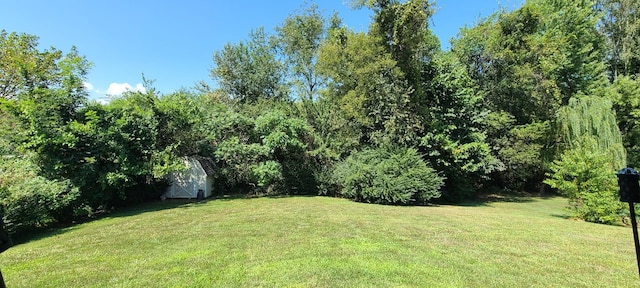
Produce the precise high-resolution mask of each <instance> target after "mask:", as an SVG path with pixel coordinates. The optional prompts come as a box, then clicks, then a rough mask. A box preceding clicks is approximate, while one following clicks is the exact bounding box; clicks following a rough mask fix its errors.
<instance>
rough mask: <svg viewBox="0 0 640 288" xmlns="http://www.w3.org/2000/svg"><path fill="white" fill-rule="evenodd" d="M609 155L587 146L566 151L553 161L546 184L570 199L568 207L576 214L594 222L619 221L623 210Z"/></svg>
mask: <svg viewBox="0 0 640 288" xmlns="http://www.w3.org/2000/svg"><path fill="white" fill-rule="evenodd" d="M609 158H610V156H609V155H607V154H604V153H594V152H593V150H592V149H591V148H589V147H586V146H585V147H584V148H574V149H570V150H567V151H565V152H564V153H563V154H562V156H561V158H560V160H557V161H554V162H553V164H552V165H551V171H552V173H549V175H548V176H549V178H548V179H547V180H545V183H546V184H549V185H550V186H551V187H552V188H555V189H557V190H558V192H559V193H560V194H562V195H564V196H567V197H568V198H569V208H570V209H571V210H572V211H573V212H574V214H575V216H576V217H578V218H580V219H584V220H585V221H588V222H595V223H603V224H616V223H619V222H620V220H621V219H622V218H623V217H624V215H625V213H626V211H625V206H624V203H622V202H620V201H618V199H617V187H618V186H617V182H616V177H615V174H614V173H615V171H614V170H613V169H612V168H611V164H610V163H609Z"/></svg>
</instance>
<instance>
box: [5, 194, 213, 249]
mask: <svg viewBox="0 0 640 288" xmlns="http://www.w3.org/2000/svg"><path fill="white" fill-rule="evenodd" d="M212 200H214V199H213V198H209V199H205V200H204V201H202V202H198V201H197V200H196V199H167V200H164V201H154V202H146V203H142V204H138V205H131V206H128V207H122V208H117V209H114V210H111V211H108V212H100V213H98V215H96V216H93V217H89V218H86V219H81V220H78V221H74V222H72V223H68V224H58V225H53V226H50V227H46V228H41V229H35V230H32V231H25V232H22V233H19V234H15V235H11V238H12V241H13V245H19V244H25V243H28V242H31V241H37V240H40V239H44V238H48V237H53V236H57V235H61V234H64V233H67V232H70V231H73V230H75V229H77V228H78V225H80V224H84V223H88V222H93V221H96V220H101V219H110V218H121V217H130V216H135V215H140V214H143V213H148V212H156V211H162V210H167V209H177V208H186V207H192V206H194V205H198V204H200V203H205V202H207V201H212Z"/></svg>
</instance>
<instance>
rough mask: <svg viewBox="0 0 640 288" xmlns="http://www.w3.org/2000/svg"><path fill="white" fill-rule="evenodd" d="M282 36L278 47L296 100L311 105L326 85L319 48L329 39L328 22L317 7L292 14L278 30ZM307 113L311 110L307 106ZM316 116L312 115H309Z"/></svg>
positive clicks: (279, 36)
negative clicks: (326, 30)
mask: <svg viewBox="0 0 640 288" xmlns="http://www.w3.org/2000/svg"><path fill="white" fill-rule="evenodd" d="M275 30H276V31H277V33H278V36H277V40H276V41H277V43H278V44H277V46H278V48H279V50H280V51H281V52H282V55H283V56H284V61H285V63H286V65H287V68H288V73H289V75H290V76H291V77H290V79H291V83H290V84H291V86H292V87H295V88H296V90H295V91H296V96H297V97H296V98H297V99H300V100H302V101H303V102H305V103H306V102H310V101H313V99H314V98H315V97H316V96H317V95H316V93H317V91H318V90H319V89H320V88H321V86H322V85H323V84H324V81H323V79H322V77H321V76H320V74H319V73H318V72H317V68H316V65H317V57H318V48H319V47H320V43H321V41H322V39H323V38H324V36H325V19H324V17H323V16H322V14H320V12H319V11H318V7H317V6H315V5H312V6H309V7H306V8H305V9H304V11H302V12H299V13H298V14H294V15H291V16H289V17H287V18H286V19H285V20H284V23H282V25H280V26H278V27H276V28H275ZM303 108H305V109H306V113H307V114H309V113H312V111H309V110H308V108H309V107H303ZM309 116H311V117H312V115H309Z"/></svg>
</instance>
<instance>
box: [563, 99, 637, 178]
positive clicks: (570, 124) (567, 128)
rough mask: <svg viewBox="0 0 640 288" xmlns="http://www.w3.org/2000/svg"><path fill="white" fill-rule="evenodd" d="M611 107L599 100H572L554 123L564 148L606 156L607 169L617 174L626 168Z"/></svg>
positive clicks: (608, 102)
mask: <svg viewBox="0 0 640 288" xmlns="http://www.w3.org/2000/svg"><path fill="white" fill-rule="evenodd" d="M611 106H612V105H611V101H609V100H606V99H604V98H602V97H595V96H592V97H582V98H572V99H571V100H570V101H569V105H568V106H565V107H562V109H561V110H560V111H559V113H558V120H557V121H558V123H559V125H560V127H559V133H560V137H562V139H561V141H562V144H564V147H567V148H569V149H572V148H577V147H583V146H590V148H593V149H594V150H593V151H594V152H595V153H603V154H606V155H609V160H608V163H609V166H608V167H609V168H610V169H611V170H612V171H617V170H618V169H621V168H623V167H626V164H627V161H626V151H625V149H624V147H623V145H622V135H621V133H620V130H619V128H618V124H617V121H616V117H615V113H614V112H613V110H612V107H611ZM584 141H586V142H587V143H584ZM591 142H594V143H591Z"/></svg>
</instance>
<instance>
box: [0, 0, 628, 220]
mask: <svg viewBox="0 0 640 288" xmlns="http://www.w3.org/2000/svg"><path fill="white" fill-rule="evenodd" d="M352 4H353V6H354V7H355V8H359V9H371V10H373V12H374V14H373V15H374V16H373V18H372V22H371V24H370V26H369V29H368V31H367V32H356V31H353V30H351V29H349V28H348V27H347V26H345V25H343V24H342V22H341V19H340V18H339V15H327V14H325V13H323V12H321V10H320V9H318V8H317V7H315V6H311V7H305V8H304V9H303V10H302V11H299V12H297V13H295V14H293V15H291V16H290V17H288V18H287V19H284V21H283V22H282V24H281V25H280V26H278V27H276V28H275V29H274V30H273V31H274V32H273V33H267V32H265V30H264V29H263V28H256V30H254V31H253V32H252V33H251V34H250V35H248V37H247V39H246V40H245V41H242V42H239V43H229V44H227V45H225V46H224V48H223V49H222V50H220V51H216V52H214V54H213V66H212V67H213V68H212V69H211V71H210V76H211V78H212V79H213V80H214V81H215V82H216V85H215V88H213V87H211V86H208V85H207V84H206V83H204V82H203V83H201V84H199V85H197V87H194V88H193V89H190V90H187V89H185V90H183V91H179V92H175V93H171V94H161V93H160V92H159V91H156V90H155V89H154V88H153V83H152V82H151V81H147V80H145V84H146V89H145V91H143V92H127V93H125V94H124V95H123V96H122V97H119V98H117V99H114V100H112V101H111V102H109V103H107V104H100V103H97V102H95V101H89V100H88V99H87V96H88V95H87V91H86V89H84V87H83V81H84V80H85V78H86V75H87V72H88V70H89V69H90V68H91V64H90V62H88V60H87V59H86V58H85V57H84V56H81V55H80V54H79V53H78V52H77V51H76V49H75V48H72V49H71V50H70V52H68V53H66V54H64V53H63V52H62V51H60V50H57V49H55V48H53V47H52V48H49V49H45V50H39V49H38V48H37V45H38V42H37V41H38V39H37V37H36V36H33V35H26V34H18V33H8V32H6V31H2V32H1V34H0V71H1V73H2V74H0V114H2V115H1V117H0V154H1V157H2V158H1V162H0V207H1V208H2V214H3V217H4V221H5V223H6V225H7V226H8V227H9V229H10V230H11V231H12V232H21V231H25V230H28V229H32V228H35V227H45V226H47V225H50V224H53V223H58V222H62V223H65V222H70V221H74V220H77V219H81V218H84V217H90V216H91V215H93V214H94V213H97V212H101V211H109V210H110V209H112V208H113V207H119V206H124V205H129V204H135V203H140V202H143V201H148V200H150V199H158V198H159V196H160V195H161V194H162V193H163V190H164V188H165V187H166V186H167V185H168V184H169V183H167V182H166V180H165V178H164V176H165V175H166V174H167V173H169V172H171V171H174V170H178V169H181V168H184V167H182V164H181V163H182V162H181V161H180V159H181V157H184V156H192V155H198V156H204V157H210V158H212V159H213V160H214V162H215V163H216V165H217V169H216V171H217V173H218V174H217V175H216V182H215V183H216V184H215V185H216V191H218V192H224V193H248V194H252V195H275V194H314V195H330V196H339V197H347V198H350V199H354V200H357V201H364V202H370V203H382V204H402V205H414V204H427V203H433V202H455V201H462V200H465V199H469V198H473V197H475V196H477V195H479V193H484V192H496V191H529V192H535V193H541V192H545V190H546V191H547V192H548V191H557V192H558V193H560V194H562V195H566V196H568V197H569V199H570V206H571V207H572V209H573V211H574V212H575V215H576V216H577V217H580V218H583V219H585V220H587V221H593V222H599V223H618V222H620V221H621V220H622V219H624V218H625V217H628V216H629V215H628V211H626V210H624V205H621V204H620V203H619V202H618V201H617V199H616V189H617V185H616V179H615V176H614V173H615V171H616V170H618V169H620V168H622V167H624V166H625V165H626V164H629V165H630V166H636V165H638V162H639V161H640V148H639V146H637V145H636V143H637V142H638V138H639V137H640V126H639V125H637V123H640V82H639V81H638V79H637V78H636V77H637V76H636V75H637V74H638V73H640V43H639V42H640V37H639V36H640V35H639V34H640V15H638V14H639V13H640V2H637V1H632V0H601V1H586V0H585V1H573V0H572V1H569V0H528V1H526V2H525V3H524V5H523V6H522V7H521V8H519V9H517V10H514V11H510V12H506V11H499V12H496V13H495V14H494V15H492V16H490V17H488V18H486V19H483V20H481V21H479V22H478V23H477V24H476V25H475V26H473V27H467V28H463V29H461V31H460V33H459V36H458V37H457V38H456V39H454V40H452V45H451V49H450V50H449V51H443V50H442V49H441V48H440V45H439V40H438V39H437V37H435V35H434V34H433V33H432V31H431V30H430V28H429V26H430V23H431V16H432V15H433V13H434V3H432V2H430V1H427V0H407V1H397V0H378V1H374V0H366V1H365V0H361V1H353V3H352Z"/></svg>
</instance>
